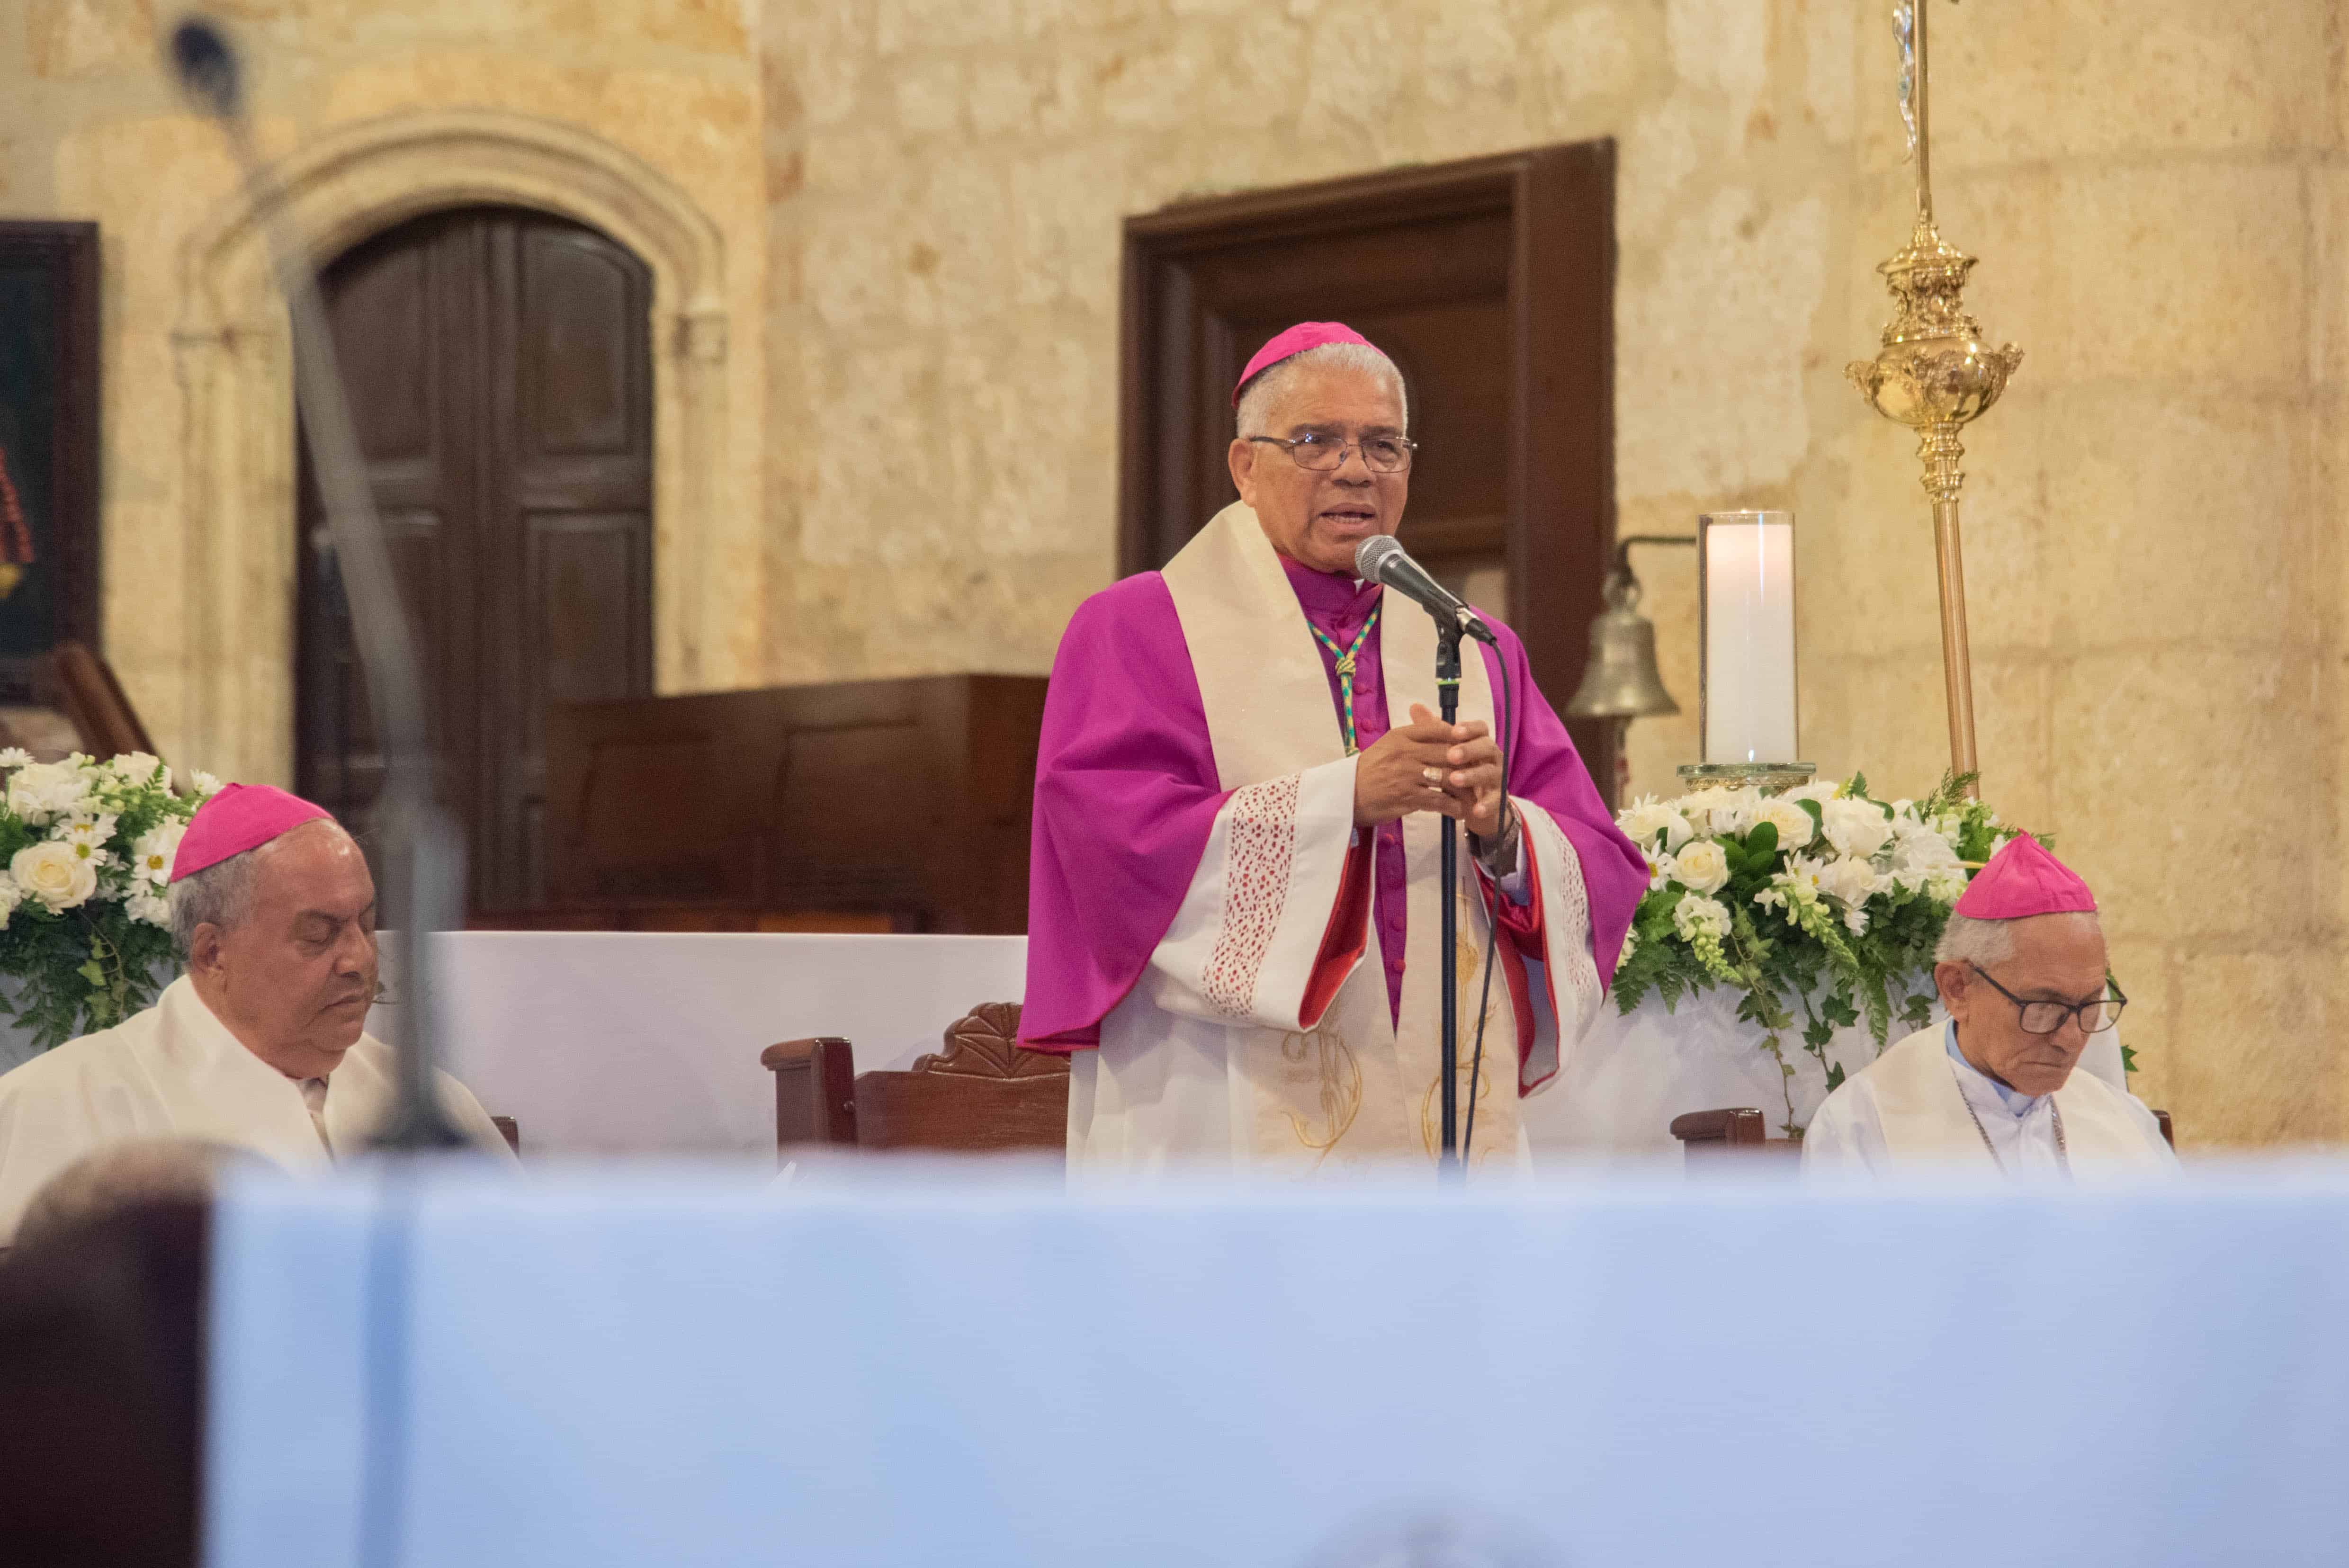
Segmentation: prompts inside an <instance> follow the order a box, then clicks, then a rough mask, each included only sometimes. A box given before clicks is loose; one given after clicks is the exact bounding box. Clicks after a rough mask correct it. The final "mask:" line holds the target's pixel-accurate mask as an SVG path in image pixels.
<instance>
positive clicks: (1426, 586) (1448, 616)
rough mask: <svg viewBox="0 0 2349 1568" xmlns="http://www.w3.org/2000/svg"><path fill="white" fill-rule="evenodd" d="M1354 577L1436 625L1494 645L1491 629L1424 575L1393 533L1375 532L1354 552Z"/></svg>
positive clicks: (1456, 597) (1456, 595)
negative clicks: (1388, 591)
mask: <svg viewBox="0 0 2349 1568" xmlns="http://www.w3.org/2000/svg"><path fill="white" fill-rule="evenodd" d="M1354 575H1355V576H1357V577H1361V578H1363V579H1364V580H1366V581H1368V582H1371V583H1384V584H1385V585H1386V586H1388V587H1390V588H1392V589H1393V590H1394V591H1395V592H1396V593H1400V594H1402V596H1403V597H1404V598H1406V599H1410V600H1413V601H1414V602H1415V603H1417V604H1418V605H1419V607H1420V608H1421V609H1423V610H1425V611H1426V612H1427V613H1428V614H1431V615H1433V616H1434V617H1435V621H1436V624H1438V625H1445V624H1449V625H1454V626H1457V627H1458V628H1459V629H1460V632H1461V634H1463V635H1464V636H1470V637H1474V638H1475V639H1476V640H1477V641H1478V642H1480V643H1492V644H1495V645H1497V644H1498V639H1497V638H1495V636H1494V635H1493V628H1492V627H1490V626H1488V625H1486V624H1485V623H1484V620H1483V618H1482V617H1480V616H1479V615H1478V614H1476V612H1475V611H1474V610H1471V609H1470V608H1469V607H1468V606H1467V604H1466V603H1464V602H1463V601H1462V599H1461V597H1460V595H1458V594H1457V593H1454V592H1453V591H1452V590H1451V589H1449V588H1446V587H1445V586H1444V584H1443V583H1438V582H1437V581H1436V580H1435V579H1434V578H1433V577H1430V576H1429V575H1428V574H1427V568H1426V567H1424V566H1422V565H1421V564H1420V563H1419V562H1416V561H1413V559H1412V558H1411V552H1409V551H1408V550H1405V549H1404V548H1403V547H1402V542H1401V541H1399V540H1398V539H1396V538H1395V536H1394V535H1393V534H1392V533H1374V534H1372V535H1371V537H1370V538H1368V539H1366V540H1364V541H1362V542H1361V545H1359V546H1358V547H1357V548H1356V549H1355V551H1354Z"/></svg>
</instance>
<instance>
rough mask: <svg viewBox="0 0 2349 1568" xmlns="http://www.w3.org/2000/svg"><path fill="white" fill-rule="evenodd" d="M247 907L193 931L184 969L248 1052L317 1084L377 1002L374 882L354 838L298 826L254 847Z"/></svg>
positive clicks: (325, 825)
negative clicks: (233, 917)
mask: <svg viewBox="0 0 2349 1568" xmlns="http://www.w3.org/2000/svg"><path fill="white" fill-rule="evenodd" d="M253 854H254V889H253V905H252V908H251V910H250V911H249V913H247V914H246V916H245V918H244V919H243V921H242V922H240V923H237V924H236V925H233V926H230V927H227V928H225V929H223V928H222V927H220V926H213V925H204V926H199V927H197V931H196V941H195V944H194V951H193V952H191V954H189V970H190V973H191V975H193V976H194V978H195V980H196V982H197V985H198V988H199V991H200V993H201V994H202V995H203V998H204V1001H205V1004H206V1005H207V1006H210V1007H211V1008H212V1012H213V1014H214V1015H215V1016H218V1017H219V1018H220V1020H221V1022H222V1023H224V1024H226V1025H227V1026H229V1031H230V1032H231V1033H232V1034H233V1035H235V1036H236V1037H237V1038H238V1039H240V1040H242V1041H243V1042H244V1045H245V1047H246V1048H247V1049H249V1050H251V1051H252V1052H253V1054H254V1055H255V1056H257V1057H260V1058H261V1059H262V1060H264V1061H265V1062H267V1063H268V1064H269V1065H270V1066H272V1067H274V1068H277V1069H278V1071H280V1072H283V1073H288V1074H291V1075H292V1076H294V1077H295V1078H322V1077H324V1076H325V1075H326V1074H327V1073H329V1072H332V1071H333V1070H334V1068H336V1065H337V1064H339V1063H340V1062H341V1061H342V1059H343V1053H344V1052H345V1051H347V1050H349V1049H350V1048H351V1047H352V1046H353V1045H355V1044H357V1041H358V1037H359V1033H360V1031H361V1029H362V1028H363V1027H364V1026H366V1023H367V1008H368V1006H370V1005H371V1004H372V1003H373V1002H374V1000H375V985H376V952H375V879H374V878H373V877H372V876H370V875H368V874H367V857H366V856H364V855H362V854H361V853H360V852H359V847H358V845H357V844H356V843H354V842H352V841H351V836H350V835H349V834H348V833H346V832H345V831H343V830H342V829H341V828H340V827H338V826H337V825H336V824H335V823H333V822H324V821H320V822H305V823H304V824H302V826H300V827H298V828H296V829H295V830H293V831H292V832H290V833H287V834H285V835H284V836H283V837H281V838H277V839H274V840H272V841H270V842H268V843H266V844H264V845H262V846H261V847H260V848H259V849H257V850H255V851H253Z"/></svg>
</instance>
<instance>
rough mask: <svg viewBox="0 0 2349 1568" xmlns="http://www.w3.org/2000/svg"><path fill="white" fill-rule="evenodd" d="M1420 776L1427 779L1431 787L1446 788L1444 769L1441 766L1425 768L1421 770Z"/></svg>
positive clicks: (1428, 785)
mask: <svg viewBox="0 0 2349 1568" xmlns="http://www.w3.org/2000/svg"><path fill="white" fill-rule="evenodd" d="M1419 776H1420V777H1421V778H1422V779H1426V780H1427V787H1428V788H1429V789H1443V788H1444V769H1441V768H1423V769H1420V770H1419Z"/></svg>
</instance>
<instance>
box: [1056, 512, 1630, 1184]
mask: <svg viewBox="0 0 2349 1568" xmlns="http://www.w3.org/2000/svg"><path fill="white" fill-rule="evenodd" d="M1164 580H1165V583H1166V588H1167V590H1168V592H1169V593H1170V594H1171V595H1172V597H1173V600H1174V607H1175V610H1176V612H1177V614H1179V616H1180V617H1181V622H1182V629H1183V636H1184V641H1185V644H1186V645H1188V649H1189V653H1190V658H1191V664H1192V667H1193V670H1194V671H1195V674H1196V676H1197V679H1198V686H1199V696H1200V698H1201V700H1202V704H1203V707H1204V709H1205V712H1206V723H1207V728H1208V731H1209V734H1210V736H1211V738H1212V741H1213V745H1214V752H1215V766H1216V771H1217V773H1218V774H1219V775H1220V780H1221V785H1222V788H1223V789H1227V790H1229V791H1231V794H1230V797H1229V799H1226V801H1225V802H1224V803H1223V805H1222V807H1221V808H1220V810H1218V811H1217V813H1216V817H1215V820H1214V825H1213V828H1212V830H1211V832H1210V836H1209V839H1208V842H1207V846H1206V852H1205V853H1204V854H1203V855H1202V856H1201V857H1200V859H1199V861H1198V865H1197V869H1196V872H1195V873H1194V875H1193V877H1192V880H1191V882H1190V884H1189V887H1188V889H1187V891H1186V892H1185V895H1184V897H1183V900H1182V903H1181V906H1180V908H1179V910H1178V911H1177V913H1175V915H1174V921H1173V923H1172V924H1171V925H1170V926H1169V927H1168V929H1167V930H1166V933H1165V935H1164V938H1163V939H1162V940H1161V941H1160V942H1159V943H1158V944H1157V946H1156V948H1155V949H1154V952H1153V953H1152V954H1151V957H1150V960H1149V963H1148V965H1147V967H1146V968H1145V969H1144V971H1143V975H1142V976H1141V978H1140V979H1139V980H1138V981H1137V982H1136V983H1135V984H1134V985H1133V989H1132V990H1131V991H1130V992H1128V993H1127V995H1125V996H1124V998H1123V1000H1122V1001H1121V1002H1119V1003H1118V1005H1117V1006H1115V1007H1114V1008H1113V1009H1112V1010H1111V1011H1110V1012H1109V1014H1108V1015H1107V1016H1105V1017H1104V1018H1103V1019H1102V1026H1101V1043H1100V1048H1099V1049H1098V1050H1081V1051H1078V1052H1077V1053H1075V1054H1074V1056H1073V1057H1071V1063H1070V1069H1071V1070H1070V1115H1069V1138H1070V1141H1069V1159H1070V1163H1071V1167H1072V1169H1082V1168H1088V1167H1090V1168H1092V1169H1095V1170H1102V1169H1123V1170H1126V1171H1137V1170H1148V1169H1154V1168H1157V1167H1160V1166H1163V1165H1165V1164H1168V1163H1171V1162H1175V1161H1184V1160H1197V1159H1211V1160H1226V1159H1228V1160H1229V1161H1233V1162H1234V1163H1237V1164H1241V1165H1245V1166H1247V1167H1250V1168H1255V1169H1263V1170H1268V1171H1289V1172H1293V1173H1299V1174H1304V1173H1310V1172H1313V1171H1330V1170H1335V1169H1338V1168H1340V1167H1344V1166H1353V1165H1363V1164H1368V1163H1372V1162H1378V1161H1394V1160H1410V1161H1426V1160H1428V1159H1429V1158H1431V1157H1432V1156H1433V1155H1434V1154H1435V1153H1436V1152H1437V1151H1438V1149H1439V1147H1440V1140H1441V1104H1442V1092H1441V1088H1442V1086H1441V1081H1440V1080H1441V1076H1442V1075H1441V1070H1440V1059H1441V1058H1440V1045H1439V1037H1440V1026H1441V986H1440V984H1439V974H1440V969H1441V965H1440V955H1441V930H1442V926H1441V919H1442V910H1443V906H1442V905H1441V904H1440V903H1438V902H1437V901H1438V900H1439V899H1440V898H1442V897H1444V896H1445V890H1444V888H1443V887H1442V885H1441V877H1440V874H1439V859H1440V855H1439V843H1440V841H1439V838H1438V824H1439V823H1440V822H1441V820H1442V819H1441V818H1440V817H1438V816H1436V815H1435V814H1434V813H1433V812H1425V811H1422V812H1415V813H1413V814H1412V815H1410V816H1407V817H1406V818H1404V819H1403V825H1402V836H1403V858H1404V876H1405V890H1404V891H1405V897H1406V900H1407V902H1406V904H1405V909H1406V912H1407V923H1406V934H1405V936H1404V940H1403V946H1404V949H1405V954H1404V966H1403V979H1402V995H1401V1002H1400V1005H1399V1006H1392V1005H1391V1003H1390V997H1389V992H1388V988H1387V983H1386V968H1387V966H1386V964H1385V958H1386V956H1387V955H1386V954H1380V953H1378V952H1377V951H1376V939H1377V933H1376V932H1375V930H1374V929H1373V927H1372V923H1371V920H1370V885H1369V878H1370V861H1371V857H1370V854H1369V852H1368V841H1369V839H1370V836H1371V835H1370V832H1369V830H1359V831H1358V830H1357V829H1356V827H1355V823H1354V767H1355V758H1352V757H1350V756H1348V755H1347V754H1346V751H1345V747H1344V742H1343V738H1342V736H1341V735H1340V730H1339V727H1338V726H1337V725H1336V724H1334V723H1333V722H1332V713H1331V707H1330V688H1329V685H1328V681H1327V677H1326V675H1325V672H1324V668H1323V665H1322V664H1321V662H1320V657H1319V655H1318V654H1317V653H1316V651H1315V647H1314V642H1313V638H1312V635H1311V634H1310V633H1309V631H1308V630H1307V627H1306V625H1305V623H1304V617H1303V613H1302V611H1301V610H1300V609H1299V603H1298V601H1297V598H1296V595H1295V593H1294V592H1293V590H1292V589H1291V588H1290V587H1289V585H1288V580H1287V578H1286V577H1285V576H1284V575H1283V573H1282V570H1281V567H1280V564H1279V562H1278V558H1277V557H1276V556H1275V554H1274V552H1273V550H1272V548H1271V546H1270V545H1269V544H1268V542H1266V540H1265V537H1264V533H1263V530H1262V528H1261V526H1260V525H1259V524H1258V523H1257V521H1256V519H1255V516H1254V514H1253V513H1251V512H1250V511H1248V510H1247V508H1246V507H1244V506H1235V507H1232V508H1228V509H1226V511H1224V512H1223V513H1222V514H1220V515H1219V516H1218V517H1216V519H1215V521H1212V522H1211V523H1209V525H1208V526H1207V527H1206V529H1205V530H1204V531H1201V532H1200V533H1199V534H1198V535H1197V536H1196V537H1195V538H1194V539H1193V540H1192V541H1191V542H1190V543H1189V544H1188V545H1187V546H1185V549H1184V550H1183V551H1182V552H1180V553H1179V554H1178V555H1177V556H1176V557H1175V559H1174V561H1173V562H1169V563H1168V565H1167V566H1166V568H1165V569H1164ZM1387 603H1388V605H1389V606H1390V607H1391V608H1392V610H1393V612H1394V613H1392V614H1389V615H1388V616H1387V617H1386V625H1385V631H1384V634H1383V637H1382V640H1381V649H1380V656H1381V670H1382V674H1383V677H1384V680H1385V683H1386V691H1387V693H1388V705H1389V709H1390V711H1391V712H1392V713H1395V714H1398V715H1400V714H1403V713H1407V712H1408V711H1410V708H1411V706H1412V705H1413V704H1414V703H1419V704H1423V705H1425V706H1426V707H1428V708H1430V709H1431V710H1433V709H1435V708H1436V706H1437V692H1436V684H1435V674H1434V671H1435V653H1436V647H1435V644H1436V638H1435V627H1434V623H1433V620H1432V619H1431V618H1430V617H1429V616H1427V615H1426V614H1422V613H1421V612H1420V611H1419V610H1418V609H1417V607H1416V606H1413V605H1411V604H1410V603H1408V602H1406V601H1402V600H1401V599H1398V598H1396V597H1394V596H1392V595H1390V596H1389V598H1388V600H1387ZM1462 665H1463V667H1462V676H1461V682H1460V688H1459V694H1460V695H1459V705H1460V706H1459V717H1460V720H1461V722H1463V723H1472V722H1481V723H1484V724H1485V725H1487V726H1491V725H1492V724H1493V720H1494V701H1493V693H1492V689H1491V687H1492V682H1491V679H1490V677H1489V676H1488V674H1487V671H1486V664H1485V660H1484V659H1483V658H1480V657H1477V656H1475V655H1473V653H1472V655H1471V656H1469V657H1467V658H1464V660H1463V661H1462ZM1531 697H1532V694H1531V693H1526V694H1521V695H1520V701H1525V700H1530V699H1531ZM1495 733H1497V729H1496V730H1495ZM1515 804H1516V810H1517V812H1518V814H1519V816H1520V818H1521V820H1522V821H1523V823H1524V843H1525V846H1526V851H1528V852H1529V854H1530V857H1531V869H1532V876H1531V879H1530V882H1531V885H1530V887H1529V888H1528V889H1527V893H1528V896H1529V897H1530V898H1531V899H1532V900H1533V901H1534V902H1535V904H1536V906H1537V909H1538V911H1539V915H1540V922H1541V931H1542V941H1541V944H1540V946H1541V951H1540V952H1538V953H1530V954H1529V953H1520V952H1519V951H1517V949H1516V945H1515V944H1513V943H1512V942H1511V941H1510V940H1509V939H1508V937H1507V936H1506V935H1505V936H1504V938H1503V940H1502V941H1501V943H1500V944H1499V945H1498V950H1497V952H1498V957H1497V963H1498V966H1499V967H1500V969H1501V971H1502V973H1501V974H1500V975H1495V976H1493V977H1492V980H1491V985H1490V991H1489V995H1487V993H1486V991H1485V983H1486V977H1485V975H1484V973H1483V972H1482V969H1481V967H1480V966H1481V965H1482V963H1483V960H1484V955H1485V953H1486V952H1487V951H1492V949H1489V948H1488V946H1487V936H1488V934H1489V933H1490V931H1491V929H1492V921H1491V918H1490V915H1489V913H1488V910H1487V905H1486V899H1487V897H1488V896H1495V895H1493V894H1490V893H1489V892H1487V890H1486V885H1485V883H1484V882H1483V881H1482V880H1481V879H1480V877H1479V874H1478V873H1477V872H1475V870H1473V869H1472V866H1471V857H1470V855H1469V853H1468V848H1467V843H1466V840H1465V837H1463V840H1462V844H1461V852H1460V859H1459V865H1460V880H1459V882H1458V884H1457V885H1456V886H1455V887H1454V889H1452V890H1451V896H1452V897H1453V898H1454V900H1455V901H1456V902H1457V907H1458V918H1459V925H1458V930H1459V935H1458V942H1457V952H1458V965H1459V969H1458V975H1459V1018H1460V1023H1459V1067H1458V1080H1457V1081H1458V1083H1459V1104H1460V1115H1461V1118H1462V1119H1463V1121H1464V1122H1465V1120H1466V1118H1467V1115H1468V1108H1469V1095H1470V1087H1469V1084H1470V1077H1471V1072H1472V1057H1473V1052H1474V1047H1475V1039H1476V1021H1477V1015H1478V1005H1479V1001H1480V998H1481V999H1484V1000H1485V1009H1484V1016H1485V1035H1484V1054H1483V1065H1482V1069H1481V1071H1480V1072H1477V1073H1476V1074H1475V1080H1476V1081H1475V1146H1474V1149H1473V1150H1472V1154H1471V1159H1472V1163H1474V1164H1475V1165H1476V1166H1479V1167H1482V1166H1485V1165H1486V1164H1488V1163H1492V1164H1497V1165H1499V1166H1501V1167H1503V1168H1509V1167H1516V1166H1522V1165H1524V1164H1525V1163H1526V1162H1527V1156H1526V1145H1525V1140H1524V1137H1523V1133H1522V1131H1521V1128H1520V1123H1519V1119H1518V1111H1517V1101H1518V1098H1519V1096H1520V1094H1521V1093H1526V1092H1531V1091H1532V1090H1533V1089H1535V1088H1539V1087H1541V1086H1543V1085H1544V1084H1545V1083H1547V1080H1549V1079H1550V1078H1553V1077H1554V1076H1555V1075H1556V1074H1557V1069H1558V1059H1559V1051H1560V1048H1561V1045H1565V1046H1569V1047H1570V1046H1571V1045H1572V1044H1573V1043H1574V1042H1575V1041H1576V1040H1578V1039H1579V1038H1580V1037H1581V1036H1582V1034H1583V1032H1584V1031H1585V1030H1587V1029H1588V1026H1589V1025H1590V1022H1591V1020H1592V1019H1593V1018H1594V1017H1595V1016H1596V1015H1597V1013H1598V1010H1599V1004H1600V998H1601V982H1600V979H1599V972H1598V967H1597V965H1596V962H1595V961H1594V959H1593V957H1592V953H1591V937H1590V915H1589V909H1588V902H1587V899H1586V896H1585V892H1584V882H1583V875H1582V869H1581V863H1580V861H1579V860H1578V856H1577V852H1576V851H1575V848H1574V846H1573V845H1572V844H1571V843H1570V842H1569V841H1568V839H1567V837H1566V835H1565V833H1564V831H1563V830H1561V829H1560V828H1559V827H1558V826H1557V822H1556V820H1554V819H1553V818H1552V817H1551V815H1550V814H1549V813H1548V812H1547V810H1544V809H1543V808H1542V807H1541V806H1540V805H1538V804H1536V803H1534V802H1532V801H1530V800H1527V799H1524V798H1523V797H1522V796H1518V797H1515ZM1366 950H1368V952H1369V956H1370V960H1371V961H1370V962H1367V963H1366V962H1364V957H1365V952H1366Z"/></svg>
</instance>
